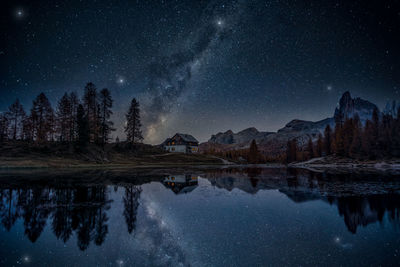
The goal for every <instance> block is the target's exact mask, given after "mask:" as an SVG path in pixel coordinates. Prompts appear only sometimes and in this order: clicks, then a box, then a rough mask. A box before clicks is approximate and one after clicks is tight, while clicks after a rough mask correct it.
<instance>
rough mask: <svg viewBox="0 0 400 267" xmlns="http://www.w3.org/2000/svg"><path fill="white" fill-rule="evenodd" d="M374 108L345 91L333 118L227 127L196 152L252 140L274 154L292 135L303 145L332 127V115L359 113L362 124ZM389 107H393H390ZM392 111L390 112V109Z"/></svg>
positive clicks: (242, 145)
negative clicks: (272, 128) (266, 127)
mask: <svg viewBox="0 0 400 267" xmlns="http://www.w3.org/2000/svg"><path fill="white" fill-rule="evenodd" d="M375 108H376V109H378V107H377V106H376V105H375V104H373V103H371V102H369V101H367V100H364V99H361V98H352V97H351V95H350V93H349V92H345V93H344V94H343V95H342V97H341V98H340V100H339V104H338V106H337V107H336V109H335V111H334V114H333V117H331V118H326V119H323V120H320V121H316V122H313V121H304V120H298V119H295V120H292V121H290V122H289V123H288V124H286V125H285V127H283V128H282V129H279V130H278V131H277V132H276V133H274V132H259V131H258V130H257V129H256V128H254V127H251V128H247V129H245V130H243V131H240V132H238V133H234V132H232V131H231V130H228V131H226V132H224V133H217V134H215V135H212V136H211V138H210V139H209V140H208V141H207V142H204V143H202V144H200V151H209V150H211V149H213V150H216V151H228V150H236V149H244V148H248V147H249V145H250V142H251V141H252V140H253V139H254V140H256V142H257V144H258V146H259V149H260V150H261V151H263V152H265V153H270V154H278V153H280V152H282V151H284V150H285V149H286V143H287V141H288V140H291V139H294V138H296V139H297V141H298V142H299V144H305V143H306V142H307V140H308V139H309V138H310V137H311V138H312V139H313V140H315V139H316V138H317V137H318V134H319V133H323V131H324V129H325V127H326V126H327V125H330V126H331V127H332V129H333V128H334V126H335V118H336V117H337V116H340V115H341V116H342V117H343V118H346V117H349V118H352V117H353V116H354V115H355V114H358V115H359V116H360V119H361V121H362V122H363V123H365V121H366V120H367V119H369V118H371V116H372V113H373V110H374V109H375ZM392 110H393V108H392ZM391 112H393V111H391Z"/></svg>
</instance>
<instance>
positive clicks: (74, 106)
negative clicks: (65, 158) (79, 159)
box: [69, 92, 80, 142]
mask: <svg viewBox="0 0 400 267" xmlns="http://www.w3.org/2000/svg"><path fill="white" fill-rule="evenodd" d="M69 102H70V103H71V119H70V126H69V131H70V133H69V136H70V140H69V141H70V142H73V141H75V140H76V138H77V136H78V130H77V126H76V117H77V112H78V106H79V104H80V103H79V98H78V96H77V94H76V93H74V92H72V93H70V95H69Z"/></svg>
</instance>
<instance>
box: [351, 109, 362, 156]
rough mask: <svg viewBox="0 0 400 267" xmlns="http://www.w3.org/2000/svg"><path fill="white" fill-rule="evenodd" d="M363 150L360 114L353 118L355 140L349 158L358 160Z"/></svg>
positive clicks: (352, 142)
mask: <svg viewBox="0 0 400 267" xmlns="http://www.w3.org/2000/svg"><path fill="white" fill-rule="evenodd" d="M361 150H362V126H361V121H360V117H359V116H358V114H355V115H354V118H353V140H352V141H351V144H350V148H349V156H350V157H352V158H358V157H359V156H360V153H361Z"/></svg>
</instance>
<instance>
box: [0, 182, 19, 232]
mask: <svg viewBox="0 0 400 267" xmlns="http://www.w3.org/2000/svg"><path fill="white" fill-rule="evenodd" d="M16 195H17V194H16V193H15V192H14V190H12V189H5V190H1V191H0V200H1V202H0V216H1V223H2V224H3V225H4V228H6V230H7V231H10V229H11V227H12V226H13V225H14V223H15V221H16V220H17V219H18V217H19V215H20V214H19V209H18V206H17V201H16V199H14V197H16Z"/></svg>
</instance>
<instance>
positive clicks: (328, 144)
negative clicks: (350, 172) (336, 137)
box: [323, 124, 332, 155]
mask: <svg viewBox="0 0 400 267" xmlns="http://www.w3.org/2000/svg"><path fill="white" fill-rule="evenodd" d="M323 147H324V152H325V154H326V155H331V154H332V129H331V126H329V124H328V125H326V127H325V130H324V145H323Z"/></svg>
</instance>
